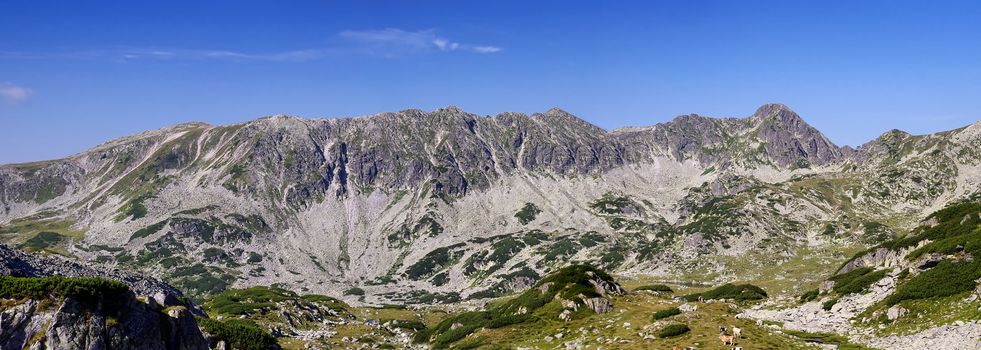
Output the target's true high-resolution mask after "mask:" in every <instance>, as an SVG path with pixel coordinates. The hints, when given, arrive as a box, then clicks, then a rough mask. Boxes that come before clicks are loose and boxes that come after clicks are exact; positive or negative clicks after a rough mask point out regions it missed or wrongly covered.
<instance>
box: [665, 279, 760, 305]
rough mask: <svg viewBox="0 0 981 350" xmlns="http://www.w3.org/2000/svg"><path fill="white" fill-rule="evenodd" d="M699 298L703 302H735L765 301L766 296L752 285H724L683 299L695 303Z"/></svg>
mask: <svg viewBox="0 0 981 350" xmlns="http://www.w3.org/2000/svg"><path fill="white" fill-rule="evenodd" d="M699 296H701V297H702V298H703V299H705V300H710V299H735V300H762V299H766V297H767V294H766V291H764V290H763V288H760V287H757V286H754V285H752V284H732V283H726V284H723V285H721V286H719V287H716V288H715V289H712V290H709V291H706V292H702V293H694V294H688V295H686V296H685V297H684V298H685V300H687V301H696V300H698V297H699Z"/></svg>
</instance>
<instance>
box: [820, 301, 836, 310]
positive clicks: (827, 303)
mask: <svg viewBox="0 0 981 350" xmlns="http://www.w3.org/2000/svg"><path fill="white" fill-rule="evenodd" d="M837 303H838V299H837V298H835V299H831V300H828V301H825V302H824V304H821V308H822V309H824V310H825V311H831V308H832V307H834V306H835V304H837Z"/></svg>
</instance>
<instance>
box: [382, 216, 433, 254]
mask: <svg viewBox="0 0 981 350" xmlns="http://www.w3.org/2000/svg"><path fill="white" fill-rule="evenodd" d="M440 233H443V225H440V224H439V222H438V221H436V219H435V218H433V214H432V213H426V215H423V216H422V217H421V218H419V221H417V222H416V224H415V225H414V226H412V227H411V228H410V227H409V226H408V225H407V224H403V225H402V226H401V227H400V228H399V229H398V231H395V232H394V233H392V234H389V235H388V243H389V245H390V246H393V247H404V246H406V245H408V244H409V243H411V242H412V241H413V240H415V239H416V238H418V237H420V236H421V235H422V234H427V235H428V236H429V237H436V236H439V234H440Z"/></svg>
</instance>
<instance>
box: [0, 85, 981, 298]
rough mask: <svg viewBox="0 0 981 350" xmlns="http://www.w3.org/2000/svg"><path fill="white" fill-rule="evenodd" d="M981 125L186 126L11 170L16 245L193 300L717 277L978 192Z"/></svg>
mask: <svg viewBox="0 0 981 350" xmlns="http://www.w3.org/2000/svg"><path fill="white" fill-rule="evenodd" d="M977 129H978V128H977V126H976V125H975V126H971V127H966V128H962V129H957V130H952V131H948V132H942V133H937V134H933V135H924V136H912V135H909V134H905V133H901V132H890V133H887V134H885V135H883V136H881V137H880V138H878V139H876V140H874V141H872V142H870V143H868V144H866V145H863V146H862V147H859V148H857V149H852V148H850V147H844V148H841V147H838V146H836V145H835V144H834V143H832V142H831V141H830V140H828V139H827V138H826V137H825V136H824V135H823V134H821V132H820V131H818V130H817V129H815V128H813V127H812V126H810V125H808V124H807V123H806V122H805V121H804V119H802V118H801V117H800V116H798V115H797V114H796V113H794V112H793V111H792V110H790V109H789V108H787V107H786V106H784V105H781V104H767V105H764V106H761V107H760V108H759V109H757V110H756V112H754V113H753V114H752V115H750V116H748V117H745V118H723V119H718V118H710V117H704V116H699V115H694V114H692V115H684V116H679V117H677V118H675V119H674V120H672V121H669V122H665V123H661V124H657V125H654V126H651V127H642V128H629V129H619V130H614V131H610V132H607V131H605V130H603V129H601V128H599V127H597V126H595V125H592V124H590V123H588V122H586V121H584V120H582V119H580V118H578V117H576V116H574V115H571V114H569V113H567V112H564V111H562V110H560V109H557V108H553V109H550V110H548V111H547V112H545V113H536V114H533V115H531V116H529V115H525V114H521V113H501V114H498V115H495V116H480V115H475V114H470V113H467V112H465V111H463V110H460V109H459V108H456V107H447V108H442V109H437V110H435V111H431V112H426V111H421V110H404V111H400V112H392V113H381V114H377V115H373V116H366V117H357V118H342V119H303V118H297V117H289V116H273V117H266V118H261V119H257V120H254V121H251V122H247V123H242V124H234V125H226V126H211V125H208V124H204V123H189V124H181V125H177V126H173V127H169V128H164V129H159V130H153V131H147V132H144V133H140V134H137V135H133V136H129V137H124V138H120V139H117V140H112V141H109V142H107V143H105V144H102V145H100V146H97V147H94V148H92V149H90V150H88V151H85V152H82V153H79V154H77V155H74V156H71V157H68V158H65V159H60V160H51V161H42V162H35V163H27V164H9V165H3V166H0V240H2V241H3V242H6V243H8V244H12V245H17V246H20V247H23V248H25V249H32V250H42V251H48V252H53V253H57V254H63V255H71V256H75V257H77V258H79V259H81V260H86V261H92V262H99V263H103V264H108V265H121V266H125V267H130V268H135V269H139V270H143V271H145V272H150V273H153V274H154V275H157V276H160V277H162V278H164V279H165V280H167V281H168V282H170V283H172V284H175V285H177V286H179V287H182V288H184V289H186V290H188V291H189V292H190V293H192V294H193V293H197V294H209V293H215V292H219V291H221V290H224V289H226V288H228V287H229V286H233V285H234V286H251V285H270V284H273V283H284V284H286V285H287V286H295V287H297V288H307V289H311V290H312V291H314V292H318V293H325V294H334V295H335V296H340V295H338V293H337V291H340V290H345V289H347V288H350V287H358V288H361V289H363V290H365V291H366V292H367V293H366V294H367V295H366V296H365V299H364V300H365V302H386V301H406V302H435V301H439V300H447V301H449V300H458V299H462V298H477V297H487V296H493V295H498V294H501V293H504V292H506V291H510V290H516V289H520V288H522V287H525V286H528V285H530V284H531V283H534V281H535V280H537V279H538V278H539V277H540V276H542V275H543V274H544V273H547V272H549V271H552V270H553V269H554V268H555V267H558V266H562V265H563V264H565V263H567V262H589V263H593V264H595V265H598V266H600V267H602V268H604V269H608V270H612V271H615V272H619V273H646V274H657V275H662V276H665V277H678V276H680V275H683V274H684V273H686V271H693V270H695V269H698V270H699V271H704V272H705V273H704V276H708V277H706V278H711V279H714V280H719V281H722V280H729V279H732V278H735V277H740V276H737V275H735V274H737V273H738V274H753V273H755V272H754V271H756V270H754V269H755V268H750V269H743V270H740V271H739V272H733V271H731V270H727V268H726V266H728V265H729V264H733V263H736V262H734V259H735V260H739V263H740V264H742V265H741V266H763V264H764V263H766V264H771V263H772V259H773V257H780V258H781V259H784V258H786V259H790V258H792V257H794V256H797V254H799V252H801V251H802V249H805V248H809V247H810V248H813V247H823V248H827V249H825V250H826V251H827V252H828V253H827V254H831V255H833V254H839V253H840V252H841V251H843V250H844V249H846V247H853V246H855V245H870V244H874V243H876V242H881V241H882V240H884V239H888V238H891V237H893V236H894V235H897V234H900V233H901V232H904V230H906V229H908V228H911V227H913V226H914V224H915V222H917V220H919V218H921V217H922V216H924V215H925V214H924V213H927V212H930V211H932V210H936V209H939V208H941V207H943V206H944V205H946V204H948V203H950V202H952V201H956V200H959V199H963V198H967V197H970V196H974V195H977V193H978V189H979V188H981V186H979V183H981V176H979V175H978V173H977V165H978V162H979V159H981V157H979V153H978V152H979V151H978V150H979V149H981V144H979V142H981V141H979V139H981V137H979V136H978V135H979V134H981V133H979V132H978V131H977ZM475 286H489V287H487V288H485V289H481V290H475V288H477V287H475ZM421 290H425V291H426V292H424V293H423V294H425V295H423V294H420V293H421V292H420V291H421Z"/></svg>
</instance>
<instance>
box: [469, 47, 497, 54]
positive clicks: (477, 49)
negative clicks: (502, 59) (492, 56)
mask: <svg viewBox="0 0 981 350" xmlns="http://www.w3.org/2000/svg"><path fill="white" fill-rule="evenodd" d="M473 51H474V52H477V53H495V52H500V51H501V48H500V47H496V46H474V47H473Z"/></svg>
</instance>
